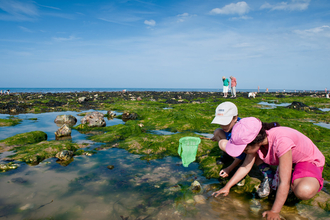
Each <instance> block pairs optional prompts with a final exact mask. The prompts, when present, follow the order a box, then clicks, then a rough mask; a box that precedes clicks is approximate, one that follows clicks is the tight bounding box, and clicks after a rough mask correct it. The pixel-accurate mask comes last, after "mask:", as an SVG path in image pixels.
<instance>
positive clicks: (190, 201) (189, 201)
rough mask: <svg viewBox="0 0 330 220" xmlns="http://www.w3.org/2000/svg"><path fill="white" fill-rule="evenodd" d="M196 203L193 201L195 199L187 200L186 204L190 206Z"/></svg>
mask: <svg viewBox="0 0 330 220" xmlns="http://www.w3.org/2000/svg"><path fill="white" fill-rule="evenodd" d="M194 202H195V200H193V199H187V200H186V203H188V204H192V203H194Z"/></svg>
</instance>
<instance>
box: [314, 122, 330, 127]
mask: <svg viewBox="0 0 330 220" xmlns="http://www.w3.org/2000/svg"><path fill="white" fill-rule="evenodd" d="M314 125H318V126H321V127H323V128H328V129H330V124H329V123H323V122H319V123H314Z"/></svg>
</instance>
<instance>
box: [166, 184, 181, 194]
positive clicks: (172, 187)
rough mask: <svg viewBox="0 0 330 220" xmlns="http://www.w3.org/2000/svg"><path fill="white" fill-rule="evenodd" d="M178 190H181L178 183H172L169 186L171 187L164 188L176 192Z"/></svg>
mask: <svg viewBox="0 0 330 220" xmlns="http://www.w3.org/2000/svg"><path fill="white" fill-rule="evenodd" d="M180 190H181V186H180V185H174V186H171V187H169V188H167V189H165V191H167V192H178V191H180Z"/></svg>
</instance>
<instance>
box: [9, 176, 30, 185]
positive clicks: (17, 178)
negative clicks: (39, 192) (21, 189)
mask: <svg viewBox="0 0 330 220" xmlns="http://www.w3.org/2000/svg"><path fill="white" fill-rule="evenodd" d="M11 182H12V183H18V184H25V183H27V182H28V181H27V180H26V179H23V178H22V177H16V178H12V179H11Z"/></svg>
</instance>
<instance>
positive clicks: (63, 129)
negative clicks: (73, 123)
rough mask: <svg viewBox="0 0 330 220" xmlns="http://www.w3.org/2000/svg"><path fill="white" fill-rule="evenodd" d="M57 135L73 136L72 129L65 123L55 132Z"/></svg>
mask: <svg viewBox="0 0 330 220" xmlns="http://www.w3.org/2000/svg"><path fill="white" fill-rule="evenodd" d="M55 136H56V137H66V136H71V129H70V128H69V127H68V126H67V125H66V124H64V125H62V126H61V127H60V128H59V129H58V130H57V131H56V132H55Z"/></svg>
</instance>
